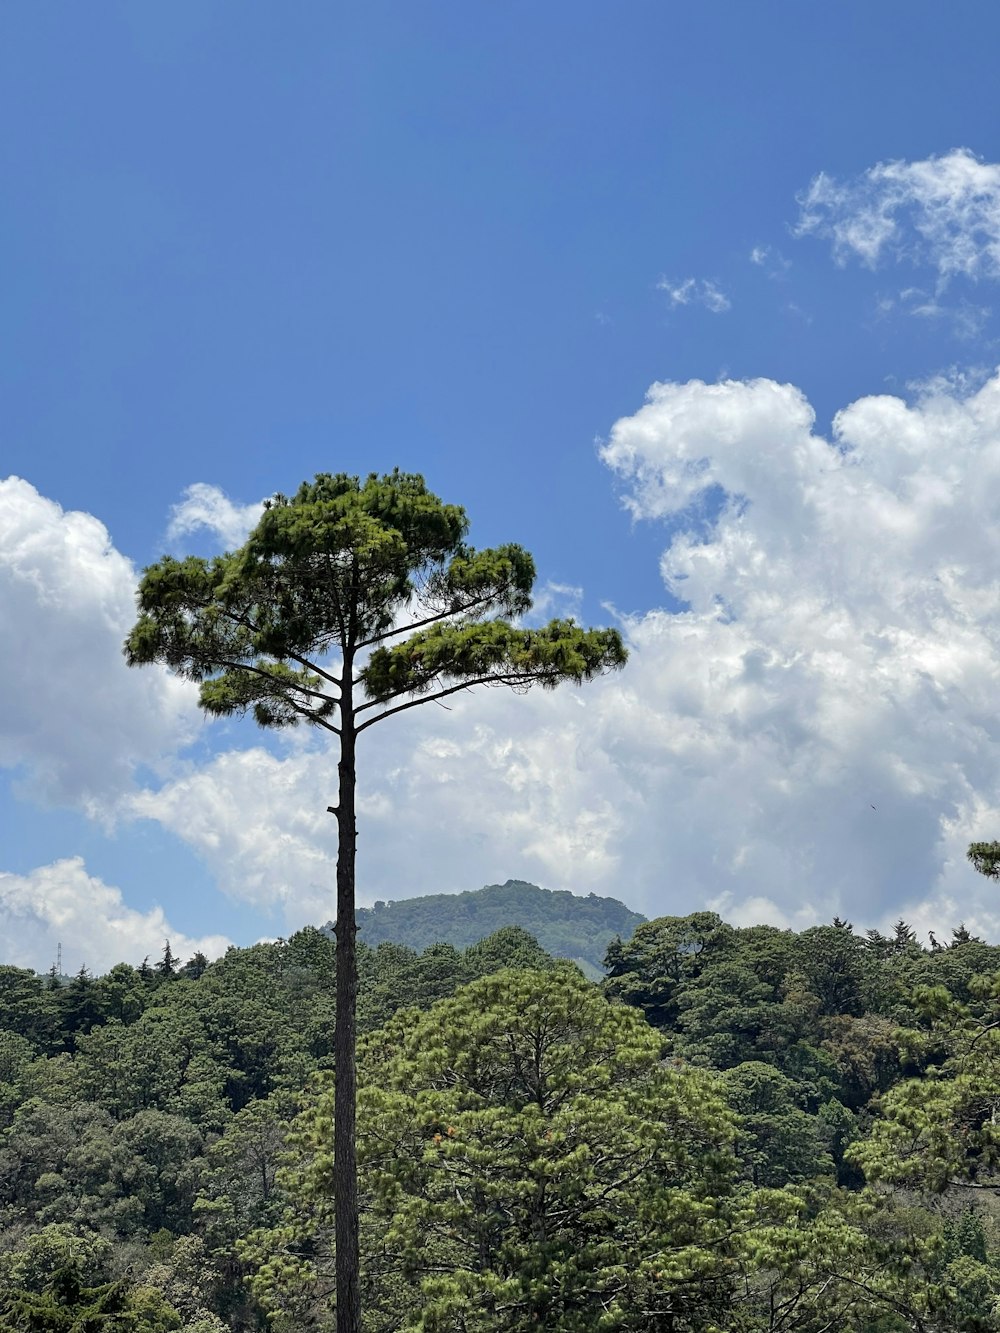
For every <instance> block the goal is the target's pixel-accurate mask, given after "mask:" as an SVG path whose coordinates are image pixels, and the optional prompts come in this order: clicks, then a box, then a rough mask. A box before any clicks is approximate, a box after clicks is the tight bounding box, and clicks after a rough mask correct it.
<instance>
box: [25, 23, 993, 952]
mask: <svg viewBox="0 0 1000 1333" xmlns="http://www.w3.org/2000/svg"><path fill="white" fill-rule="evenodd" d="M998 29H1000V17H998V16H997V14H996V13H995V12H994V10H993V7H992V6H988V5H985V4H980V5H968V6H964V7H960V8H958V9H957V10H944V9H942V8H941V7H940V6H937V5H931V4H927V3H913V2H912V0H910V2H908V3H906V4H902V3H900V4H895V3H882V4H880V5H878V6H872V5H867V4H860V3H857V4H855V3H845V4H841V5H837V6H825V7H821V6H806V5H800V6H794V5H789V4H776V3H758V4H755V5H747V4H744V3H728V4H720V3H705V4H700V5H697V6H681V5H664V4H662V3H656V4H652V3H649V4H647V3H630V4H626V5H618V6H613V7H609V6H604V5H597V4H591V3H579V2H577V3H574V4H572V5H570V4H564V3H552V4H548V5H545V6H538V5H529V4H520V3H508V4H506V5H503V6H486V5H482V6H469V5H459V4H444V3H440V4H428V5H422V6H414V5H408V4H402V3H370V4H366V5H364V6H360V5H357V6H346V5H329V4H320V3H312V2H311V0H300V2H299V3H297V4H296V5H294V6H278V5H265V4H258V3H240V4H236V3H210V2H209V0H199V2H198V3H171V4H166V3H160V4H154V5H144V6H136V5H130V4H125V3H120V4H114V3H108V4H105V5H102V6H100V7H99V8H97V9H95V8H93V7H88V8H87V9H86V12H85V11H84V10H83V9H82V8H75V9H74V8H73V7H69V8H63V9H60V10H58V11H57V10H55V9H52V8H45V7H40V6H33V5H21V6H7V7H6V8H5V9H4V10H3V12H2V13H0V123H2V124H3V126H4V130H3V132H2V137H0V171H2V176H3V181H4V185H5V189H4V206H3V208H2V210H0V265H2V269H3V282H2V291H3V301H2V303H0V478H7V479H8V480H6V481H3V482H0V488H3V489H0V623H2V624H3V625H4V627H5V630H6V638H7V642H8V644H11V645H12V646H13V650H12V651H11V652H10V655H9V660H8V663H7V665H6V667H3V668H0V672H2V679H0V698H2V700H3V702H0V764H3V765H4V768H3V782H4V785H3V790H2V793H0V820H2V826H0V827H2V832H3V838H2V845H0V934H2V937H3V938H4V941H5V946H6V957H7V958H8V959H9V960H10V961H20V962H25V963H27V964H29V965H36V966H40V967H44V966H46V965H47V964H48V962H49V961H51V957H52V956H53V955H54V944H55V941H56V940H57V939H61V940H62V942H63V951H64V956H65V957H66V959H67V963H68V965H70V966H78V965H79V964H80V963H81V962H86V963H88V964H89V965H90V966H92V967H97V968H99V967H103V966H106V965H107V964H108V963H109V962H112V961H114V960H115V959H116V958H117V957H119V956H121V957H127V958H130V959H132V960H135V959H136V958H139V957H141V956H142V954H143V953H145V952H155V951H156V950H157V948H159V947H160V943H161V939H162V936H163V935H164V934H165V933H169V934H171V936H172V938H174V939H176V940H179V941H181V942H182V946H183V947H195V945H196V944H198V943H204V944H205V946H206V947H207V948H210V949H217V948H219V947H222V946H223V944H224V940H225V939H229V940H233V941H236V942H239V943H245V942H248V941H250V940H252V939H255V938H258V937H260V936H262V935H268V934H278V933H286V932H288V931H290V930H292V929H294V928H296V926H298V925H300V924H303V923H305V922H307V921H315V920H322V919H325V918H326V917H327V916H329V915H330V913H331V910H332V863H331V856H332V851H333V847H332V841H331V839H332V830H331V829H330V828H329V827H327V823H328V822H329V820H328V816H325V815H324V814H323V811H324V810H325V806H326V804H327V801H328V792H327V791H326V789H325V788H324V782H325V781H332V773H333V769H332V765H331V762H330V756H329V753H328V752H326V751H325V750H324V749H323V747H322V745H321V744H320V743H319V742H318V741H317V740H316V739H315V738H309V737H302V736H295V737H292V738H288V739H283V740H271V739H267V738H264V737H262V736H261V735H260V734H259V733H256V732H254V731H253V730H252V729H251V728H249V727H247V726H241V725H235V724H234V725H226V726H223V725H219V724H211V725H208V724H202V723H201V722H200V721H199V718H198V715H197V710H196V709H195V707H194V705H193V702H192V700H191V697H190V693H189V692H188V691H187V690H186V689H185V688H183V687H181V686H179V685H178V684H177V683H176V682H170V681H168V680H166V679H164V678H162V677H161V676H160V675H158V674H156V673H148V679H140V678H139V675H138V673H129V672H127V671H126V669H125V667H124V666H123V665H122V663H121V661H120V659H119V657H118V644H119V643H120V639H121V637H122V634H123V633H124V629H126V628H127V621H128V618H129V614H130V612H129V608H130V605H131V601H130V599H131V590H132V587H133V586H134V579H135V573H136V571H137V570H138V569H141V567H142V566H143V565H144V564H146V563H148V562H149V561H151V560H153V559H155V558H156V557H157V556H158V555H159V554H161V553H162V552H163V551H164V550H166V549H171V550H175V549H192V550H197V551H206V552H207V551H209V550H212V549H217V547H218V545H220V544H225V542H226V540H227V539H230V540H238V538H239V534H240V532H241V531H242V527H241V524H244V525H245V522H246V521H247V518H248V516H249V515H250V514H251V513H252V510H250V509H246V508H245V507H247V506H253V505H254V504H256V503H257V502H258V501H259V500H260V499H261V498H262V497H263V496H265V495H267V494H270V493H272V492H273V491H275V490H277V489H282V490H289V489H291V488H294V486H295V485H296V484H297V483H298V482H299V481H300V480H301V479H302V478H304V477H307V476H310V475H311V474H313V473H314V472H316V471H318V470H332V471H339V470H346V471H352V472H361V473H364V472H367V471H370V470H383V469H388V468H391V467H393V466H397V465H398V466H400V467H402V468H404V469H410V470H416V471H421V472H423V473H424V474H425V475H426V476H427V478H428V480H429V482H430V483H431V485H432V486H433V487H434V488H435V489H436V490H437V491H438V492H439V493H441V494H442V495H443V496H444V497H445V498H447V499H449V500H454V501H457V502H460V503H463V504H464V505H465V506H466V507H467V509H468V511H469V513H470V516H471V518H472V523H473V529H472V535H473V539H474V540H475V541H477V542H478V543H480V544H484V545H485V544H489V543H491V542H495V541H505V540H517V541H520V542H522V543H523V544H524V545H526V546H527V547H528V548H529V549H530V550H532V551H533V553H534V554H535V556H536V559H537V562H538V566H539V573H540V591H541V594H542V596H541V602H542V610H543V611H548V612H551V613H558V612H560V611H562V610H566V609H569V610H571V611H574V612H575V613H577V614H578V615H580V616H581V617H582V618H584V619H586V620H587V621H589V622H591V623H598V622H599V623H607V622H609V621H616V622H617V623H620V624H621V625H622V627H623V629H624V630H625V631H626V633H627V634H628V635H629V637H630V640H631V642H632V645H633V663H632V666H631V667H630V668H629V670H628V671H627V672H626V673H625V674H624V675H623V676H622V677H621V678H620V679H618V680H616V681H613V682H612V681H609V682H605V683H604V684H603V685H600V686H597V687H594V691H593V693H591V692H589V691H588V692H587V693H585V694H575V693H572V692H571V693H569V694H566V695H559V696H555V697H554V698H553V697H548V696H547V697H546V698H544V699H537V700H536V699H535V698H533V697H532V698H530V699H528V700H507V699H501V698H499V697H495V696H490V697H489V698H487V699H484V700H481V701H472V702H470V703H469V704H466V705H463V706H462V707H461V708H459V709H457V710H456V711H455V712H454V713H452V714H444V713H441V712H440V711H439V710H432V711H433V712H434V714H435V715H434V716H433V717H432V718H427V719H424V718H419V719H416V720H407V722H406V724H405V725H400V727H399V728H397V731H396V734H393V735H392V736H388V735H387V736H386V737H385V738H384V739H383V738H380V739H379V741H378V742H377V744H374V745H373V746H372V748H371V752H370V755H369V756H368V757H367V765H368V767H367V771H366V773H364V774H363V777H362V796H363V800H365V801H367V806H366V807H365V810H366V817H367V820H368V828H369V832H368V834H367V837H368V843H369V850H368V851H367V860H366V832H365V826H364V818H363V821H362V842H361V858H362V859H361V898H362V901H371V900H374V899H376V898H388V897H398V896H405V895H406V894H408V893H415V892H428V891H432V890H438V889H456V890H457V889H464V888H469V887H475V886H477V885H479V884H481V883H484V882H487V881H492V880H494V879H498V878H499V879H504V878H507V877H508V876H518V877H523V878H530V879H534V880H535V881H536V882H540V883H543V884H547V885H548V886H550V887H553V888H574V889H577V890H578V891H583V892H587V891H591V890H593V891H596V892H606V893H613V894H615V895H616V896H618V897H621V898H623V899H625V900H626V901H627V902H629V903H630V904H631V905H633V906H635V907H637V908H639V909H640V910H642V911H645V912H647V913H648V914H656V913H660V912H682V911H688V910H693V909H695V908H699V907H702V906H704V905H705V904H706V903H712V904H715V905H716V906H717V907H718V909H719V910H721V911H723V912H724V914H727V915H728V916H729V917H730V918H731V919H734V920H750V919H768V920H776V921H779V922H787V923H789V924H793V925H801V924H807V923H808V922H810V921H812V920H814V919H816V920H823V919H829V917H830V916H832V915H833V913H834V912H836V911H840V912H841V913H842V914H848V915H851V916H852V918H853V919H855V920H858V921H859V922H863V923H864V924H876V923H879V922H882V921H887V920H889V919H891V918H892V917H894V916H896V915H898V914H899V913H900V912H905V913H907V914H909V916H910V917H911V918H912V919H913V920H914V922H915V923H916V924H918V925H919V926H922V927H923V928H928V927H929V928H935V929H939V930H940V929H942V928H946V927H947V926H948V925H950V924H955V923H957V921H958V920H959V919H962V918H965V919H968V920H970V921H972V922H974V923H977V924H978V926H979V928H980V929H982V930H983V931H984V932H985V933H988V934H991V935H992V937H994V938H1000V916H998V915H997V914H996V913H995V911H994V909H993V905H992V900H991V897H990V894H989V892H988V887H989V886H987V885H985V883H984V882H983V881H977V880H976V878H975V876H974V875H973V874H972V872H971V871H970V870H968V869H967V868H966V867H965V866H964V864H963V862H962V851H963V849H964V844H965V843H966V842H967V841H968V840H969V838H970V837H973V836H989V837H992V836H994V835H995V834H996V833H997V832H998V831H1000V768H998V765H997V761H996V755H995V754H994V746H995V739H996V728H995V726H994V724H993V721H992V714H991V701H992V700H994V699H995V698H996V697H997V694H996V685H997V680H996V666H995V662H996V660H997V659H996V653H995V649H996V647H997V646H998V645H997V638H998V631H1000V622H998V620H997V618H996V612H997V609H998V608H996V607H994V600H995V594H996V589H995V587H994V583H995V579H994V570H995V565H994V564H992V563H991V562H992V560H993V559H994V557H995V555H996V553H997V552H996V550H995V538H994V536H993V529H992V518H993V515H995V513H996V503H995V502H996V500H997V499H1000V494H998V492H1000V480H998V481H996V482H995V480H994V469H993V452H994V448H1000V409H998V408H997V405H996V391H995V388H994V382H995V375H996V367H997V364H998V362H1000V351H998V348H1000V342H998V335H1000V324H998V320H997V316H996V313H995V306H996V304H997V301H998V289H997V284H998V281H1000V166H996V165H995V164H997V163H1000V142H998V137H1000V136H998V131H997V119H996V114H995V91H994V89H995V71H994V64H995V62H994V59H993V53H994V52H995V50H996V46H997V39H998V37H1000V31H998ZM656 384H664V385H671V386H673V387H672V388H667V389H662V390H656V391H654V392H653V394H652V396H651V397H650V398H649V400H648V401H647V394H648V393H649V391H650V389H651V386H653V385H656ZM778 386H793V387H791V388H784V389H782V388H779V387H778ZM644 404H645V406H644ZM838 414H839V415H838ZM835 421H836V424H835ZM616 423H617V424H616ZM848 464H849V466H848ZM13 479H20V480H18V481H15V480H13ZM191 487H199V488H200V489H198V490H195V491H194V492H192V491H191V490H190V488H191ZM102 525H103V526H102ZM387 730H388V729H387ZM327 774H328V775H329V778H327V777H326V776H325V775H327ZM872 805H875V806H876V807H877V809H876V810H875V811H872V809H871V806H872ZM324 820H326V821H327V823H325V822H324Z"/></svg>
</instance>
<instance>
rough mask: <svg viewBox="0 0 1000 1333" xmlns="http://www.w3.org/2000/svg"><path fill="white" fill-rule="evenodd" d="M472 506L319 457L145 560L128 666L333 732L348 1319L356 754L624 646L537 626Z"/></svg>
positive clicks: (342, 1309) (234, 708)
mask: <svg viewBox="0 0 1000 1333" xmlns="http://www.w3.org/2000/svg"><path fill="white" fill-rule="evenodd" d="M467 530H468V520H467V518H466V515H465V511H464V510H463V509H461V508H460V507H459V506H457V505H448V504H444V503H443V502H442V501H441V500H439V499H438V497H437V496H436V495H433V494H432V493H431V492H430V491H429V490H428V489H427V487H426V485H425V483H424V480H423V478H422V477H420V476H416V475H410V474H406V473H401V472H399V471H395V472H392V473H390V474H388V475H386V476H381V477H380V476H377V475H375V474H371V475H370V476H369V477H367V478H366V479H365V480H364V481H361V480H360V479H359V478H358V477H352V476H348V475H346V474H344V473H339V474H337V475H335V476H334V475H331V474H326V473H324V474H320V475H319V476H317V477H316V479H315V481H313V482H305V483H303V485H302V486H300V487H299V490H298V491H297V492H296V494H295V495H294V496H292V497H290V498H289V497H286V496H284V495H277V496H275V498H274V499H273V500H271V501H269V502H268V503H267V504H266V506H265V510H264V513H263V515H262V517H261V519H260V521H259V523H258V524H257V526H256V527H255V528H254V530H253V531H252V532H251V534H250V536H249V538H248V540H247V541H246V543H245V545H244V546H242V547H241V548H240V549H239V550H237V551H234V552H231V553H229V554H226V555H223V556H219V557H217V558H216V559H213V560H204V559H200V558H195V557H188V558H187V559H185V560H176V559H173V558H171V557H164V558H163V559H162V560H160V561H159V562H158V563H157V564H155V565H152V566H151V567H150V568H149V569H147V570H146V571H145V573H144V575H143V578H142V581H141V583H140V586H139V594H138V602H139V611H140V616H139V620H138V622H137V623H136V625H135V626H134V628H133V629H132V632H131V634H130V635H129V637H128V639H127V640H126V644H125V655H126V659H127V661H128V663H129V665H131V666H141V665H145V664H148V663H153V662H159V663H164V664H166V665H167V666H168V667H170V668H172V669H173V670H174V671H176V672H178V673H179V674H180V675H182V676H184V677H186V678H188V679H190V680H195V681H198V682H199V683H200V685H201V705H202V707H203V708H204V709H205V710H206V711H207V712H209V713H212V714H216V715H219V716H230V715H233V714H246V713H250V714H252V715H253V716H254V717H255V718H256V720H257V722H258V723H260V725H261V726H267V727H272V726H273V727H280V726H288V725H294V724H296V723H299V722H306V723H308V724H309V725H312V726H318V727H322V728H324V729H325V730H326V731H328V732H330V733H331V734H332V735H334V736H335V737H336V738H337V744H338V747H339V763H338V775H339V783H338V796H337V803H336V805H333V806H330V807H329V809H330V811H331V812H332V813H333V814H335V815H336V818H337V830H338V854H337V926H336V934H337V953H336V971H337V1004H336V1024H335V1028H336V1030H335V1038H334V1046H335V1060H336V1069H337V1090H336V1101H335V1130H334V1154H335V1159H336V1181H335V1191H336V1233H337V1247H336V1256H337V1321H338V1329H339V1330H340V1333H358V1330H359V1328H360V1287H359V1281H358V1215H357V1166H356V1148H355V1128H354V1125H355V1107H356V1102H357V1076H356V1067H355V1045H356V1019H355V1014H356V1005H357V959H356V947H355V935H356V929H357V927H356V921H355V852H356V842H357V827H356V823H355V788H356V772H357V768H356V754H357V743H358V740H359V739H360V737H361V736H362V735H363V734H364V733H365V732H366V731H368V730H369V729H370V728H371V727H373V726H374V725H375V724H376V723H378V722H382V721H384V720H385V719H386V718H389V717H393V716H395V715H396V714H397V713H401V712H403V711H404V710H406V709H409V708H413V707H416V706H417V705H418V704H421V703H425V702H429V701H431V700H437V699H444V698H445V697H447V696H448V695H451V694H454V693H456V692H457V691H459V690H467V689H469V688H470V687H472V686H475V685H504V686H510V687H513V688H515V689H524V688H526V687H528V686H531V685H534V684H539V685H542V686H546V687H553V686H556V685H558V684H560V683H561V682H563V681H575V682H577V683H580V682H582V681H585V680H589V679H591V678H592V677H594V676H596V675H598V674H600V673H602V672H604V671H606V670H609V669H612V668H616V667H621V666H622V665H623V664H624V662H625V657H626V654H625V649H624V647H623V645H622V641H621V637H620V635H619V634H618V633H617V632H616V631H614V630H586V629H583V628H581V627H580V626H578V625H576V624H575V623H574V622H573V621H571V620H555V621H552V622H550V623H549V624H548V625H546V626H544V627H542V628H538V629H528V628H523V627H521V626H519V625H518V624H517V623H516V621H517V618H519V617H520V616H522V615H523V614H524V613H525V612H527V611H528V609H529V608H530V606H531V590H532V586H533V583H534V578H535V567H534V562H533V561H532V559H531V557H530V555H528V553H527V552H526V551H524V550H523V549H522V548H521V547H520V546H516V545H507V546H500V547H496V548H494V549H490V550H483V551H476V550H474V549H473V548H472V547H470V546H468V545H467V544H466V541H465V537H466V532H467Z"/></svg>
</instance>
